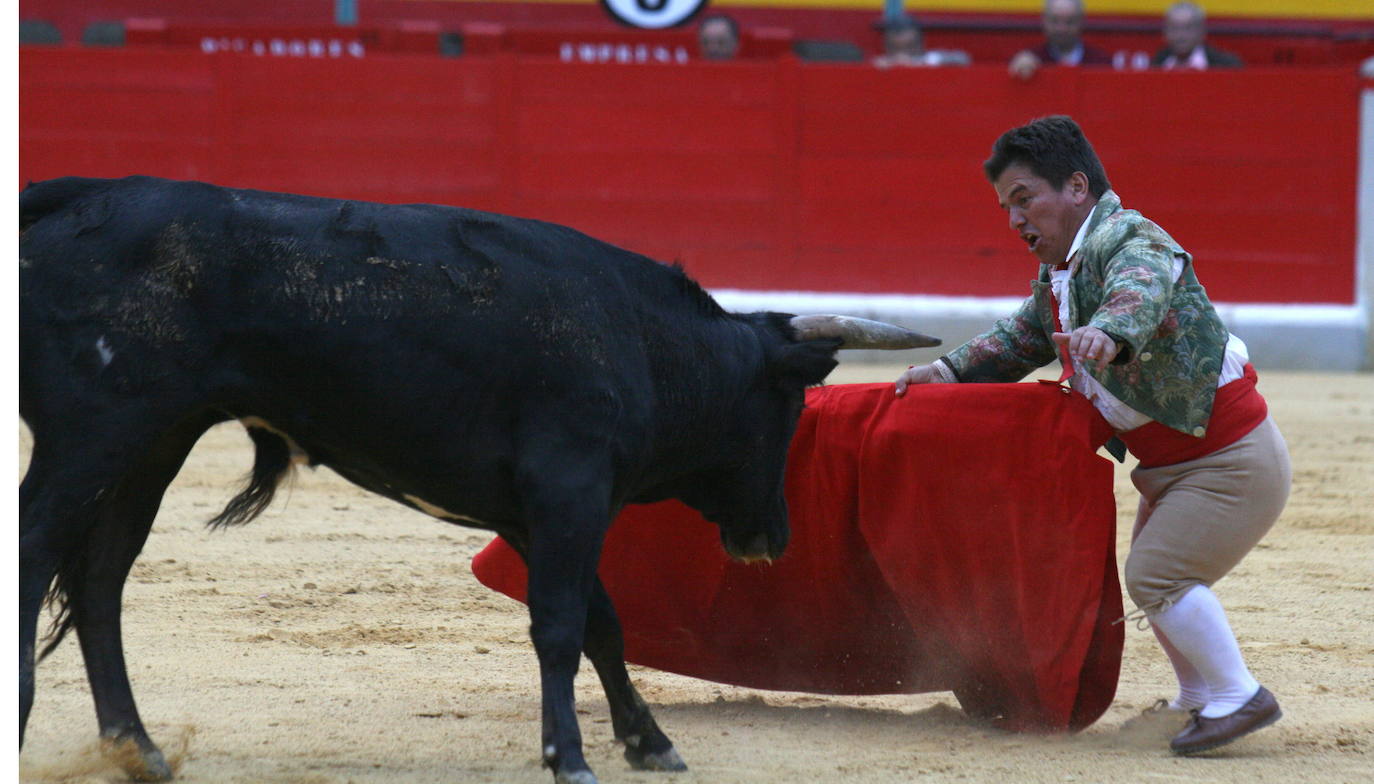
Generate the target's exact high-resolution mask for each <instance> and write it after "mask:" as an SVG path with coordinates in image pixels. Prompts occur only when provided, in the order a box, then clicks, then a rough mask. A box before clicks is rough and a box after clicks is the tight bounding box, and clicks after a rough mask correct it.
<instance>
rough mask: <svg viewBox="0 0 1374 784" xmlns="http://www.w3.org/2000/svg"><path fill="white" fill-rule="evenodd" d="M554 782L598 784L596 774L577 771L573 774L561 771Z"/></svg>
mask: <svg viewBox="0 0 1374 784" xmlns="http://www.w3.org/2000/svg"><path fill="white" fill-rule="evenodd" d="M553 780H554V782H555V784H596V774H594V773H592V772H591V771H590V770H577V771H573V772H571V773H565V772H563V771H561V770H560V771H559V772H558V775H556V776H554V777H553Z"/></svg>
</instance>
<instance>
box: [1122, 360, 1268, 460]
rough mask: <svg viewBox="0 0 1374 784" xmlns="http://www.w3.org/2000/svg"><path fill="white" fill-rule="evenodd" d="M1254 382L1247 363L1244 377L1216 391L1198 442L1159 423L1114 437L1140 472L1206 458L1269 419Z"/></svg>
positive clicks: (1193, 437)
mask: <svg viewBox="0 0 1374 784" xmlns="http://www.w3.org/2000/svg"><path fill="white" fill-rule="evenodd" d="M1258 379H1259V376H1258V375H1257V374H1256V373H1255V368H1254V366H1253V365H1250V364H1248V363H1247V364H1246V365H1245V375H1243V376H1241V377H1240V378H1238V379H1236V380H1235V381H1230V382H1227V383H1226V384H1225V385H1224V386H1222V387H1220V388H1218V389H1217V397H1216V401H1215V402H1213V403H1212V416H1211V418H1210V419H1208V420H1207V432H1206V435H1204V436H1202V437H1200V438H1199V437H1197V436H1190V435H1186V434H1184V433H1180V432H1179V431H1177V430H1174V429H1173V428H1171V427H1168V426H1166V425H1162V424H1160V423H1159V422H1150V423H1148V424H1145V425H1141V426H1140V427H1137V428H1135V429H1134V430H1128V431H1126V432H1124V433H1117V436H1118V437H1119V438H1120V439H1121V440H1122V441H1125V442H1126V446H1127V447H1128V448H1129V449H1130V450H1131V454H1133V455H1135V456H1136V457H1137V458H1139V460H1140V467H1141V468H1156V467H1158V466H1165V465H1173V464H1175V463H1182V462H1185V461H1188V460H1196V459H1197V458H1199V457H1202V456H1204V455H1210V454H1211V453H1213V452H1215V451H1217V450H1218V449H1221V448H1222V447H1226V446H1230V445H1231V444H1234V443H1235V442H1237V441H1239V440H1240V439H1241V438H1244V437H1245V436H1246V434H1248V433H1249V432H1250V431H1251V430H1254V429H1255V428H1256V427H1258V426H1259V424H1260V423H1261V422H1263V421H1264V418H1265V417H1266V416H1268V415H1269V406H1268V405H1267V404H1266V403H1265V402H1264V397H1263V396H1262V395H1260V393H1259V390H1258V389H1256V388H1255V383H1256V382H1257V381H1258Z"/></svg>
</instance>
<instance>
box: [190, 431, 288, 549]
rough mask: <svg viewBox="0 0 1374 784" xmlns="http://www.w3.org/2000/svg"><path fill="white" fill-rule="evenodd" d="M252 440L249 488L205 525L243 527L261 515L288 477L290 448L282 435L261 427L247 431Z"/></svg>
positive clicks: (235, 497)
mask: <svg viewBox="0 0 1374 784" xmlns="http://www.w3.org/2000/svg"><path fill="white" fill-rule="evenodd" d="M248 437H249V438H251V439H253V472H252V473H251V474H249V475H248V486H247V487H245V488H243V490H242V491H240V492H239V494H238V495H236V496H234V497H233V498H232V499H231V500H230V501H229V504H228V505H227V506H225V507H224V511H223V512H220V513H219V514H217V515H215V516H214V517H212V518H210V520H209V522H208V523H206V525H209V526H210V527H211V528H221V527H225V526H231V525H243V524H244V523H247V522H249V521H251V520H252V519H253V518H255V517H257V516H258V515H260V514H262V512H263V510H264V509H266V508H267V507H268V505H270V504H271V503H272V499H273V498H274V497H275V496H276V494H277V486H278V485H280V484H281V481H282V479H284V478H286V475H287V474H288V473H290V471H291V467H292V462H291V447H290V445H289V444H288V443H287V442H286V439H285V438H284V437H282V435H281V434H279V433H275V432H273V431H271V430H268V429H266V428H262V427H249V428H248Z"/></svg>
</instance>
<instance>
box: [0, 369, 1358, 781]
mask: <svg viewBox="0 0 1374 784" xmlns="http://www.w3.org/2000/svg"><path fill="white" fill-rule="evenodd" d="M905 366H906V363H902V364H901V365H896V366H893V365H862V364H859V365H852V366H851V365H845V366H842V367H841V368H840V369H839V370H837V371H836V373H835V374H834V375H832V377H831V381H832V383H847V382H854V381H869V380H872V381H891V380H892V379H894V378H896V376H897V374H898V373H899V372H900V371H901V370H902V369H904V368H905ZM1260 390H1261V391H1262V392H1263V393H1264V394H1265V396H1266V397H1267V398H1268V400H1269V403H1270V409H1271V412H1272V413H1273V415H1274V417H1275V420H1276V421H1277V422H1278V423H1279V426H1280V428H1281V429H1282V430H1283V433H1284V435H1285V437H1286V438H1287V440H1288V443H1289V446H1290V448H1291V450H1292V453H1293V466H1294V488H1293V494H1292V498H1291V500H1290V501H1289V504H1288V509H1287V511H1286V512H1285V514H1284V516H1283V518H1282V519H1281V520H1280V522H1279V523H1278V525H1277V526H1276V527H1275V528H1274V530H1273V531H1272V532H1271V533H1270V534H1269V536H1268V537H1267V538H1266V539H1265V540H1264V541H1263V542H1262V543H1261V544H1260V546H1259V548H1258V549H1257V550H1256V551H1255V552H1253V553H1252V554H1251V555H1250V556H1249V557H1248V558H1247V559H1246V560H1245V561H1244V562H1243V563H1242V564H1241V565H1240V567H1239V568H1238V569H1237V570H1236V571H1235V572H1234V573H1233V574H1232V575H1230V576H1228V577H1227V578H1226V579H1225V580H1223V581H1222V582H1221V583H1219V584H1218V586H1217V593H1218V595H1219V596H1220V598H1221V600H1222V602H1223V603H1224V604H1225V605H1226V607H1227V610H1228V613H1229V616H1230V621H1231V623H1232V625H1233V626H1234V627H1235V629H1236V632H1237V636H1238V637H1239V639H1240V642H1241V646H1242V649H1243V650H1244V652H1245V655H1246V658H1247V660H1248V662H1249V664H1250V666H1251V668H1252V669H1253V671H1254V672H1255V674H1256V676H1257V677H1258V678H1259V679H1260V680H1261V681H1262V682H1263V683H1264V684H1265V685H1266V686H1268V687H1269V688H1270V689H1271V690H1272V691H1273V692H1274V693H1275V694H1276V695H1277V696H1278V698H1279V700H1280V701H1281V702H1282V704H1283V708H1284V712H1285V716H1284V718H1283V720H1282V721H1280V722H1279V723H1278V724H1276V725H1275V726H1274V727H1272V728H1269V729H1266V730H1264V731H1262V732H1260V733H1257V734H1256V735H1254V736H1253V737H1250V738H1247V739H1244V740H1242V741H1240V742H1238V743H1236V744H1233V745H1232V746H1229V747H1226V748H1224V749H1221V750H1218V751H1216V752H1213V753H1212V754H1210V755H1207V756H1206V757H1205V758H1201V759H1180V758H1175V757H1172V756H1171V755H1170V754H1169V753H1168V752H1167V750H1166V740H1165V739H1166V737H1167V735H1168V732H1169V730H1170V728H1169V727H1164V726H1155V725H1152V724H1139V723H1138V724H1135V725H1132V727H1131V728H1129V729H1127V730H1125V731H1123V730H1122V725H1123V724H1124V723H1125V722H1126V720H1128V719H1129V718H1131V717H1133V716H1135V715H1136V714H1138V713H1139V712H1140V711H1141V710H1143V709H1145V708H1147V707H1149V706H1150V704H1151V703H1152V702H1153V701H1154V700H1155V699H1157V698H1160V697H1168V696H1171V692H1170V682H1171V678H1172V676H1171V673H1170V671H1169V667H1168V663H1167V660H1166V659H1165V658H1164V656H1163V654H1162V653H1160V652H1159V650H1158V648H1157V646H1156V644H1155V642H1154V639H1153V636H1152V635H1151V634H1150V633H1149V632H1142V631H1137V630H1135V629H1131V630H1129V631H1128V633H1127V642H1126V651H1125V660H1124V663H1123V668H1122V675H1121V682H1120V686H1119V688H1118V692H1117V700H1116V703H1115V705H1114V706H1113V707H1112V709H1111V710H1110V711H1108V713H1107V714H1106V715H1105V716H1104V717H1103V718H1102V719H1101V720H1100V721H1099V722H1098V723H1097V724H1096V725H1095V726H1093V727H1091V728H1089V729H1088V730H1087V731H1085V732H1083V733H1082V734H1080V735H1077V736H1037V735H1009V734H1005V733H1001V732H998V731H995V730H992V729H989V728H986V727H984V726H980V725H978V724H976V723H974V722H972V721H970V720H968V719H967V718H966V717H965V716H964V715H963V714H962V712H961V711H959V709H958V707H957V703H956V702H955V701H954V698H953V697H952V696H951V695H950V694H947V693H945V694H929V695H915V696H887V697H864V698H850V697H831V696H823V695H808V694H794V693H773V692H759V691H751V690H748V689H739V688H732V687H726V686H720V685H717V684H713V683H709V682H705V681H697V680H691V679H687V678H681V677H677V676H673V675H668V674H664V673H659V672H654V671H651V670H644V669H642V668H632V674H633V676H634V677H635V679H636V682H637V683H638V684H639V685H640V687H641V690H642V691H643V693H644V696H645V698H646V699H647V700H648V701H649V702H650V703H651V704H652V705H653V706H654V709H655V714H656V716H657V718H658V721H659V723H660V724H661V725H662V726H663V727H664V728H665V730H666V731H667V732H668V734H669V736H670V737H672V738H673V739H674V740H675V742H676V743H677V747H678V749H679V751H681V753H682V755H683V757H684V759H685V760H686V761H687V763H688V765H689V766H690V767H691V770H690V771H688V772H687V773H685V774H649V773H639V772H634V771H631V770H630V769H629V768H628V765H627V764H626V763H625V762H624V761H623V759H621V756H620V749H619V747H618V746H616V745H615V744H614V743H613V742H612V732H611V726H610V723H609V719H608V715H607V712H606V707H605V700H604V698H603V697H602V695H601V690H600V686H599V685H598V684H597V682H596V678H595V675H594V673H593V672H592V671H591V668H590V667H583V669H582V672H581V673H580V675H579V678H578V682H577V694H578V700H579V702H578V711H579V715H580V720H581V723H582V730H583V733H584V736H585V740H586V747H587V756H588V759H589V761H590V762H591V764H592V766H593V767H594V768H595V770H596V771H597V774H598V775H599V777H600V778H601V781H602V782H603V784H615V783H616V782H637V783H638V784H651V783H654V782H662V784H696V783H697V782H701V783H702V784H704V783H705V782H713V783H714V782H754V783H757V784H782V783H783V782H786V783H787V784H794V782H798V781H811V780H823V781H828V782H864V783H865V784H867V783H868V782H903V783H905V782H910V781H914V780H919V781H922V782H970V781H974V782H980V781H985V782H999V784H1001V783H1002V782H1054V783H1055V784H1060V783H1061V782H1105V781H1133V782H1150V781H1193V782H1224V783H1227V784H1252V783H1253V782H1288V781H1294V782H1296V781H1307V782H1336V783H1340V782H1348V783H1349V784H1354V783H1355V782H1367V781H1371V780H1374V637H1371V635H1370V632H1369V629H1371V628H1374V592H1372V591H1371V585H1374V580H1371V578H1372V577H1374V569H1372V568H1371V566H1370V564H1371V563H1372V562H1374V558H1371V554H1372V553H1374V482H1371V481H1370V478H1369V477H1370V476H1371V473H1374V376H1370V375H1337V374H1310V373H1301V374H1300V373H1279V372H1264V371H1263V370H1261V376H1260ZM28 447H29V441H28V438H27V434H26V433H25V434H24V435H23V436H22V437H21V446H20V464H21V470H22V467H23V465H24V464H25V463H26V461H27V452H28ZM251 460H252V458H251V451H250V447H249V442H248V440H247V438H246V437H245V436H244V435H243V431H242V428H241V427H239V426H238V425H236V424H230V425H226V426H222V427H219V428H216V429H215V430H214V431H212V432H211V433H210V434H208V435H207V436H206V438H205V439H204V440H203V441H202V443H201V444H200V445H199V446H198V447H197V449H196V451H195V452H193V453H192V455H191V458H190V460H189V461H188V462H187V465H186V467H185V469H184V470H183V471H182V474H181V476H180V477H178V479H177V481H176V482H175V483H174V484H173V486H172V488H171V490H170V491H169V493H168V495H167V500H166V502H165V503H164V505H163V508H162V511H161V513H160V516H159V518H158V521H157V523H156V525H155V527H154V530H153V535H152V536H151V537H150V539H149V541H148V545H147V547H146V548H145V550H144V553H143V555H142V557H141V558H140V559H139V562H138V563H137V564H136V565H135V568H134V571H133V574H132V575H131V576H130V579H129V581H128V585H127V588H126V592H125V602H124V604H125V607H126V610H125V615H124V619H125V623H124V627H125V640H126V644H127V648H128V658H129V664H130V672H131V674H132V678H133V681H134V689H135V694H136V696H137V697H138V698H139V707H140V709H141V712H142V715H143V717H144V719H145V721H147V722H148V724H149V726H150V729H151V731H152V733H153V737H154V739H155V740H157V741H158V742H160V743H161V744H162V747H163V749H164V751H166V752H167V753H168V756H169V757H173V756H174V755H177V754H178V752H179V751H181V749H180V747H181V746H182V745H185V749H184V751H181V753H180V756H179V759H180V765H181V767H180V772H179V779H180V780H181V781H183V782H191V783H196V782H275V783H277V784H287V783H290V784H343V783H344V782H359V783H360V784H361V783H373V782H375V783H376V784H381V782H491V783H493V784H495V783H496V782H501V783H502V784H509V783H510V782H528V783H529V784H546V783H547V782H548V781H550V780H551V777H550V776H549V774H548V772H547V771H545V770H542V769H541V768H540V767H539V701H538V694H539V688H538V669H537V665H536V661H535V657H534V654H533V652H532V651H531V648H530V644H529V642H528V633H527V627H528V623H529V622H528V618H527V616H526V614H525V610H524V607H523V606H521V605H518V604H516V603H514V602H512V601H510V600H508V599H505V598H504V597H501V596H498V595H496V594H494V593H492V592H490V591H488V590H487V589H485V588H483V587H482V586H481V585H479V584H478V583H477V582H476V580H475V579H473V577H472V575H471V573H470V571H469V568H468V560H469V559H470V558H471V556H472V555H473V554H474V553H475V552H477V551H478V550H480V549H481V548H482V547H483V546H484V545H485V544H486V543H487V541H488V539H489V535H487V534H484V533H482V532H479V531H474V530H470V529H465V528H459V527H455V526H452V525H447V524H444V523H441V522H438V521H436V520H434V519H432V518H429V517H426V516H424V515H421V514H419V513H417V512H414V511H412V510H409V509H407V508H405V507H403V506H400V505H398V504H395V503H392V502H390V501H386V500H384V499H382V498H380V497H377V496H374V495H370V494H367V493H365V492H364V491H362V490H359V489H357V488H355V487H353V486H351V485H348V484H347V483H345V482H343V481H342V480H340V479H339V478H338V477H336V476H334V475H333V474H332V473H330V472H329V471H327V470H320V471H314V472H311V471H301V472H300V474H299V477H298V479H297V481H296V482H295V484H294V485H293V486H292V487H290V489H289V490H288V489H286V488H283V492H282V493H281V495H280V496H279V497H278V500H277V501H276V502H275V504H274V505H273V506H272V507H271V508H270V509H269V510H268V511H267V513H266V514H264V515H263V517H262V518H260V519H259V520H257V521H255V522H254V523H253V524H251V525H249V526H247V527H245V528H242V529H236V530H228V531H220V532H210V531H207V530H205V529H204V527H203V522H204V521H205V520H206V519H207V518H209V517H210V516H211V515H213V514H214V513H216V512H217V511H219V509H221V508H222V507H223V505H224V502H225V500H226V499H227V498H228V497H229V496H230V495H232V493H233V492H234V489H235V487H236V485H237V481H238V480H239V478H240V477H242V475H243V474H244V473H245V472H246V471H247V470H248V468H249V466H250V465H251ZM1129 467H1130V464H1129V463H1128V464H1127V465H1126V466H1123V467H1118V469H1117V476H1116V491H1117V498H1118V518H1119V519H1118V543H1119V553H1120V554H1121V555H1123V556H1124V554H1125V552H1126V547H1127V541H1126V538H1127V537H1128V536H1129V532H1130V523H1131V521H1132V519H1133V517H1134V514H1135V499H1136V496H1135V491H1134V490H1133V488H1132V487H1131V485H1130V480H1129V477H1128V469H1129ZM1128 606H1129V604H1128ZM37 677H38V698H37V701H36V704H35V706H34V711H33V717H32V720H31V723H30V725H29V731H28V738H27V744H26V748H25V750H24V753H23V756H22V758H21V760H20V765H19V770H20V774H21V778H22V779H23V780H25V781H34V782H61V781H79V782H83V783H86V784H89V783H91V782H103V781H112V780H120V779H119V776H118V774H115V773H112V772H110V771H111V768H109V767H102V766H101V765H99V764H95V763H93V762H92V760H94V759H96V757H97V756H98V755H97V754H96V752H95V749H96V746H95V745H93V740H94V735H95V727H96V725H95V717H94V711H93V709H92V705H91V700H90V696H89V691H88V688H87V686H86V683H85V675H84V672H83V671H82V669H81V664H80V651H79V649H78V646H77V645H76V641H75V639H74V638H72V639H69V640H68V641H67V642H66V643H65V644H64V645H63V646H62V647H61V648H60V649H58V651H57V652H56V653H55V654H53V656H52V657H51V658H50V659H49V660H48V661H46V662H43V663H42V664H40V665H39V666H38V672H37ZM192 727H194V728H195V732H194V737H192V734H191V731H190V728H192Z"/></svg>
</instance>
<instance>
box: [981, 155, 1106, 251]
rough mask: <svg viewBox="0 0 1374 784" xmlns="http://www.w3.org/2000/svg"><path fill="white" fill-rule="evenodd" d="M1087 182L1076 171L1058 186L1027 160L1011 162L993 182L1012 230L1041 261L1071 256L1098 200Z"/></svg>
mask: <svg viewBox="0 0 1374 784" xmlns="http://www.w3.org/2000/svg"><path fill="white" fill-rule="evenodd" d="M1087 186H1088V178H1087V177H1086V176H1085V175H1083V174H1082V173H1080V172H1074V174H1073V176H1071V177H1069V179H1068V180H1066V181H1065V182H1064V187H1063V188H1059V189H1057V190H1056V189H1055V188H1054V187H1053V186H1051V185H1050V183H1049V181H1048V180H1046V179H1045V178H1044V177H1040V176H1038V175H1036V174H1034V173H1033V172H1031V170H1030V167H1028V166H1026V165H1025V164H1023V163H1013V164H1012V165H1010V166H1008V167H1007V168H1006V169H1005V170H1004V171H1003V172H1002V176H1000V177H998V178H997V181H996V182H994V183H993V188H995V189H996V190H997V202H998V204H1000V205H1001V207H1002V209H1004V210H1006V211H1007V218H1008V222H1009V224H1010V226H1011V230H1012V231H1014V232H1016V233H1017V235H1018V236H1020V237H1021V241H1022V242H1025V243H1026V247H1027V248H1028V249H1029V250H1030V252H1031V253H1033V254H1035V257H1036V258H1037V259H1039V260H1040V263H1042V264H1050V265H1057V264H1060V263H1062V262H1064V261H1066V260H1067V257H1068V255H1069V246H1070V245H1072V244H1073V238H1074V235H1076V234H1077V233H1078V227H1079V226H1080V225H1082V223H1083V219H1084V218H1086V217H1087V215H1088V212H1090V211H1091V210H1092V205H1093V203H1095V202H1094V201H1093V199H1092V197H1091V194H1089V192H1088V188H1087Z"/></svg>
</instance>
